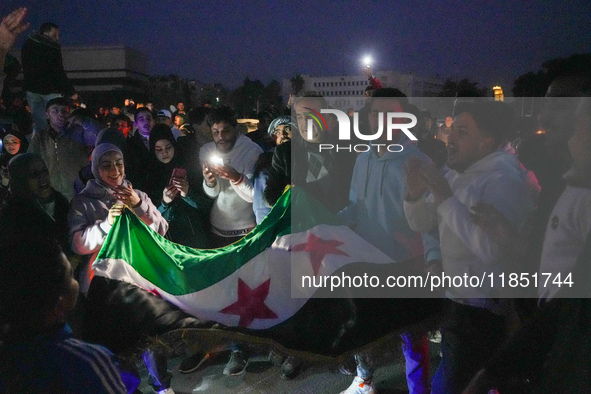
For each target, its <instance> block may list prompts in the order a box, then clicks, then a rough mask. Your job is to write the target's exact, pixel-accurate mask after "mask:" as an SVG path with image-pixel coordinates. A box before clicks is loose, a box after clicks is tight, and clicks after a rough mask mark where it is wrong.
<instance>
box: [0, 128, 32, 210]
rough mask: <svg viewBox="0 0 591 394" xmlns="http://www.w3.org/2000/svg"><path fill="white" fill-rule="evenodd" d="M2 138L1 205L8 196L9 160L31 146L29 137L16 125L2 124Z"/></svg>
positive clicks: (0, 129) (0, 162) (0, 136)
mask: <svg viewBox="0 0 591 394" xmlns="http://www.w3.org/2000/svg"><path fill="white" fill-rule="evenodd" d="M0 138H1V139H2V153H0V177H1V182H0V206H1V205H2V203H3V202H4V201H5V200H6V199H7V198H8V194H9V193H8V184H9V183H10V179H9V177H8V162H9V161H10V159H12V158H13V157H14V156H16V155H17V154H19V153H24V152H26V151H27V148H28V147H29V143H28V142H27V138H26V137H25V136H24V135H23V134H21V133H20V132H19V131H18V130H16V129H15V126H13V125H11V126H10V127H8V125H5V126H0Z"/></svg>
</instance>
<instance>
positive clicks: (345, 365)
mask: <svg viewBox="0 0 591 394" xmlns="http://www.w3.org/2000/svg"><path fill="white" fill-rule="evenodd" d="M339 372H340V373H341V374H343V375H348V376H355V375H357V363H356V362H355V360H354V359H347V360H346V361H343V362H342V363H341V365H339Z"/></svg>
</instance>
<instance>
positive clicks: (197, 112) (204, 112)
mask: <svg viewBox="0 0 591 394" xmlns="http://www.w3.org/2000/svg"><path fill="white" fill-rule="evenodd" d="M210 112H211V111H210V109H209V108H206V107H197V108H193V109H192V110H190V111H189V123H190V124H192V125H193V124H201V123H202V122H203V121H204V120H206V119H207V116H208V115H209V113H210Z"/></svg>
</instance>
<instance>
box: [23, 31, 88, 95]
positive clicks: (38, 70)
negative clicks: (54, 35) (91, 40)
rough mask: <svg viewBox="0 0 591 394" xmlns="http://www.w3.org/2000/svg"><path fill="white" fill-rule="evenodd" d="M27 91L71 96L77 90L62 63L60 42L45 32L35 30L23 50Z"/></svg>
mask: <svg viewBox="0 0 591 394" xmlns="http://www.w3.org/2000/svg"><path fill="white" fill-rule="evenodd" d="M21 56H22V62H23V74H24V81H23V86H24V89H25V90H26V91H29V92H33V93H39V94H50V93H62V94H64V95H65V96H71V95H73V94H74V93H75V92H76V91H75V90H74V86H73V85H72V82H70V80H69V79H68V77H67V76H66V72H65V71H64V65H63V63H62V50H61V46H60V44H58V43H56V42H53V41H52V40H50V39H48V38H47V37H45V36H44V35H43V34H39V33H37V32H33V33H31V34H30V35H29V38H28V39H27V41H25V44H24V45H23V47H22V50H21Z"/></svg>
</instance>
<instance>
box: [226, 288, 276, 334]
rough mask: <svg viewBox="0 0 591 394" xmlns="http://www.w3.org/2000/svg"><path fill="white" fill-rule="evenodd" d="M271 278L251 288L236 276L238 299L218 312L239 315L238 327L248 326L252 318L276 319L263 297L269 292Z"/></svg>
mask: <svg viewBox="0 0 591 394" xmlns="http://www.w3.org/2000/svg"><path fill="white" fill-rule="evenodd" d="M270 284H271V279H267V281H266V282H264V283H263V284H262V285H260V286H259V287H257V288H256V289H254V290H253V289H251V288H250V287H248V285H247V284H246V283H244V281H243V280H242V279H240V278H238V300H237V301H236V302H235V303H233V304H232V305H229V306H227V307H225V308H224V309H222V310H221V311H220V313H225V314H228V315H240V322H238V325H239V326H240V327H248V326H249V325H250V323H252V321H253V320H254V319H276V318H277V317H278V316H277V315H276V314H275V312H273V311H272V310H271V309H269V307H268V306H267V305H265V299H266V298H267V295H268V294H269V285H270Z"/></svg>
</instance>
